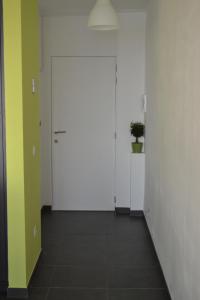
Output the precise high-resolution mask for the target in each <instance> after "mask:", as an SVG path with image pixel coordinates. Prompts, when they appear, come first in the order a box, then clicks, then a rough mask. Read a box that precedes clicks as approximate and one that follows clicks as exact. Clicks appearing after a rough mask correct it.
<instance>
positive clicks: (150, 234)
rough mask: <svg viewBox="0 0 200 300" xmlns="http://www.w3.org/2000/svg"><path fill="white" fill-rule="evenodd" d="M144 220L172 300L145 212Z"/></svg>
mask: <svg viewBox="0 0 200 300" xmlns="http://www.w3.org/2000/svg"><path fill="white" fill-rule="evenodd" d="M144 221H145V225H146V228H147V230H148V232H149V236H150V238H151V242H152V245H153V248H154V251H155V253H156V256H157V259H158V262H159V266H160V268H161V270H162V274H163V278H164V280H165V284H166V287H167V293H168V296H169V299H170V300H172V297H171V294H170V290H169V286H168V284H167V281H166V277H165V274H164V272H163V268H162V265H161V262H160V257H159V254H158V251H157V249H156V245H155V242H154V239H153V235H152V232H151V229H150V227H149V224H148V221H147V217H146V215H145V214H144Z"/></svg>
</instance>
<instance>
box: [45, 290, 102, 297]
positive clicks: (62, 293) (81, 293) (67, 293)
mask: <svg viewBox="0 0 200 300" xmlns="http://www.w3.org/2000/svg"><path fill="white" fill-rule="evenodd" d="M47 300H107V298H106V291H105V290H68V289H63V288H60V289H56V288H52V289H50V291H49V294H48V298H47Z"/></svg>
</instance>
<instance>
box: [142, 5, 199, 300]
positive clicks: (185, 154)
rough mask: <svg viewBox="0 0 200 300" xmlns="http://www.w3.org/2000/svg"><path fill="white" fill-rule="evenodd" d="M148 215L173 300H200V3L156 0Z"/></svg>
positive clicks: (150, 37) (151, 17)
mask: <svg viewBox="0 0 200 300" xmlns="http://www.w3.org/2000/svg"><path fill="white" fill-rule="evenodd" d="M149 2H150V3H149V14H148V24H147V94H148V113H147V137H146V140H147V143H146V151H147V171H146V204H145V206H146V207H145V209H146V217H147V220H148V224H149V227H150V230H151V232H152V235H153V239H154V242H155V245H156V248H157V251H158V254H159V257H160V260H161V264H162V266H163V269H164V273H165V276H166V279H167V283H168V285H169V288H170V291H171V295H172V299H175V300H188V299H190V300H197V299H200V285H199V278H200V260H199V253H200V239H199V236H200V218H199V209H200V184H199V178H200V158H199V152H200V150H199V146H200V135H199V132H200V117H199V112H200V37H199V28H200V1H199V0H190V1H188V0H167V1H166V0H150V1H149Z"/></svg>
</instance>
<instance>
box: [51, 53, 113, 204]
mask: <svg viewBox="0 0 200 300" xmlns="http://www.w3.org/2000/svg"><path fill="white" fill-rule="evenodd" d="M95 57H96V58H104V57H105V58H114V59H115V66H116V68H115V78H116V80H115V102H114V106H115V107H114V111H115V113H114V132H113V138H114V170H113V172H114V174H113V180H114V182H113V186H114V195H113V196H114V199H113V203H114V205H113V209H114V210H115V208H116V203H117V194H116V166H117V161H116V159H117V149H116V147H117V68H118V67H117V56H110V55H109V56H105V55H104V56H96V55H94V56H91V55H90V56H86V55H84V56H80V55H79V56H72V55H70V56H69V55H68V56H67V55H55V56H51V195H52V199H51V206H52V207H53V204H54V167H53V139H54V132H53V128H54V126H53V59H54V58H95Z"/></svg>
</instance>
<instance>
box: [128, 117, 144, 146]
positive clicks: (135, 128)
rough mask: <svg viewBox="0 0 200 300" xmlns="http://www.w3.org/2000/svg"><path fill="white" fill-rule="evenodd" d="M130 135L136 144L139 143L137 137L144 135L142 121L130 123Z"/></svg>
mask: <svg viewBox="0 0 200 300" xmlns="http://www.w3.org/2000/svg"><path fill="white" fill-rule="evenodd" d="M130 132H131V135H132V136H134V137H135V138H136V144H139V138H141V137H143V136H144V133H145V125H144V124H143V123H140V122H137V123H133V122H132V123H131V125H130Z"/></svg>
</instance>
